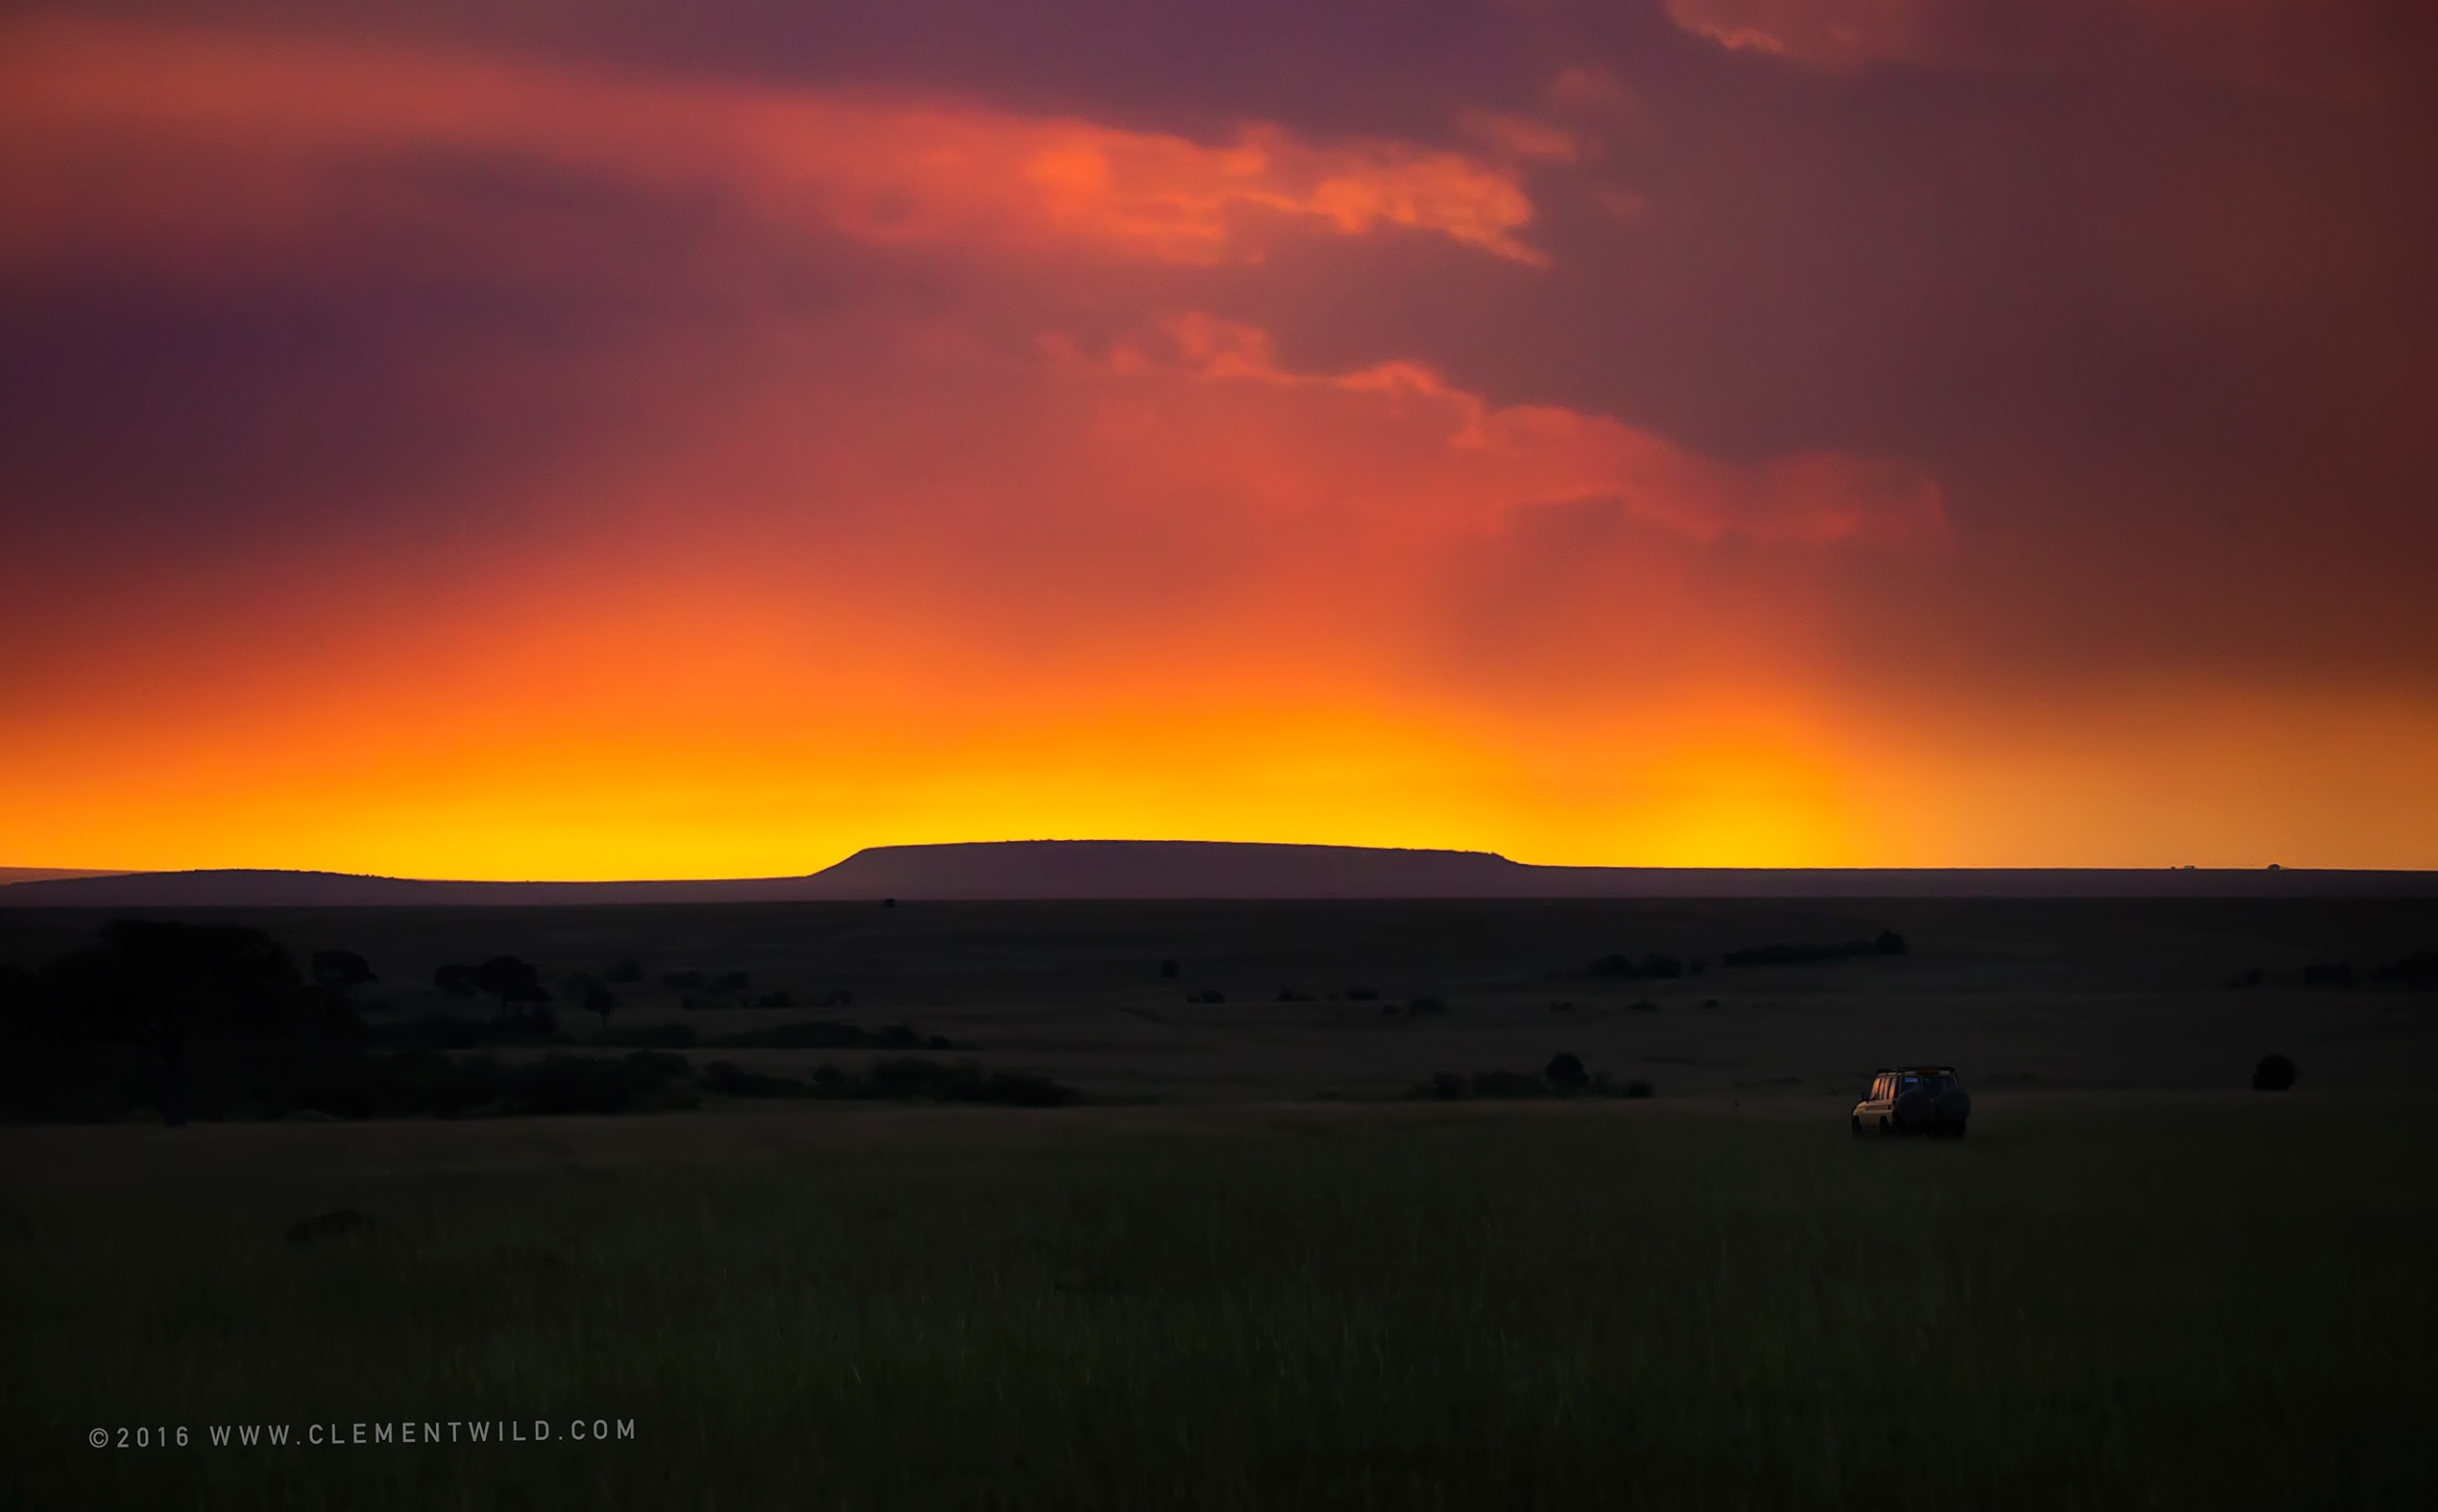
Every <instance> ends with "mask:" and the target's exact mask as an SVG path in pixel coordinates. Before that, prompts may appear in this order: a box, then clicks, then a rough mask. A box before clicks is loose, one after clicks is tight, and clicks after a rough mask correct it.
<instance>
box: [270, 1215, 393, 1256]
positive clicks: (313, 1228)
mask: <svg viewBox="0 0 2438 1512" xmlns="http://www.w3.org/2000/svg"><path fill="white" fill-rule="evenodd" d="M378 1228H379V1225H378V1224H376V1223H374V1221H373V1220H372V1218H371V1217H370V1216H368V1215H366V1214H364V1213H361V1212H356V1211H355V1210H354V1209H353V1208H339V1209H336V1210H334V1211H332V1212H317V1213H315V1214H314V1215H313V1216H311V1217H309V1218H299V1219H298V1220H297V1221H296V1222H294V1223H292V1224H289V1225H288V1242H289V1243H291V1244H293V1245H295V1246H296V1247H297V1248H299V1249H303V1248H304V1247H305V1246H306V1245H309V1244H320V1243H323V1242H325V1241H326V1240H329V1239H337V1238H346V1237H349V1236H358V1237H365V1238H370V1237H371V1236H373V1234H374V1231H375V1230H377V1229H378Z"/></svg>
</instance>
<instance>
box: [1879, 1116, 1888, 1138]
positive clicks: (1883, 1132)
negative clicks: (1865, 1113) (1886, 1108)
mask: <svg viewBox="0 0 2438 1512" xmlns="http://www.w3.org/2000/svg"><path fill="white" fill-rule="evenodd" d="M1879 1137H1880V1138H1881V1139H1883V1140H1884V1139H1886V1138H1887V1137H1888V1116H1887V1115H1886V1114H1884V1113H1883V1114H1881V1115H1880V1116H1879Z"/></svg>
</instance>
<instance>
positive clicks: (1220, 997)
mask: <svg viewBox="0 0 2438 1512" xmlns="http://www.w3.org/2000/svg"><path fill="white" fill-rule="evenodd" d="M1185 1000H1186V1001H1187V1002H1190V1003H1223V1002H1225V1001H1227V994H1225V993H1217V992H1213V993H1188V994H1186V995H1185Z"/></svg>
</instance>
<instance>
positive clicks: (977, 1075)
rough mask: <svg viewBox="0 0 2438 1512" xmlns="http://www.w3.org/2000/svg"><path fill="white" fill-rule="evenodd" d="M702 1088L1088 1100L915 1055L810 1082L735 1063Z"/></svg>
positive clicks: (820, 1072) (1011, 1074) (832, 1095)
mask: <svg viewBox="0 0 2438 1512" xmlns="http://www.w3.org/2000/svg"><path fill="white" fill-rule="evenodd" d="M702 1083H703V1086H704V1087H705V1088H706V1089H708V1090H710V1091H712V1092H718V1093H720V1094H722V1095H724V1096H730V1097H793V1098H808V1099H839V1100H850V1099H853V1100H865V1101H896V1102H966V1103H994V1104H998V1105H1000V1106H1002V1107H1011V1108H1061V1107H1066V1106H1068V1105H1070V1104H1073V1103H1078V1102H1081V1101H1083V1096H1082V1094H1081V1093H1080V1092H1076V1091H1075V1090H1074V1089H1073V1088H1071V1087H1068V1086H1065V1085H1063V1084H1062V1083H1059V1082H1054V1081H1051V1080H1050V1078H1049V1077H1047V1076H1035V1075H1031V1074H1029V1073H1026V1072H1022V1071H991V1072H988V1073H985V1072H984V1071H983V1070H982V1069H981V1068H979V1067H978V1066H972V1065H957V1066H944V1065H942V1064H940V1063H939V1062H937V1061H926V1060H918V1059H915V1058H913V1057H911V1056H906V1057H900V1058H897V1059H894V1060H886V1061H876V1062H874V1063H873V1064H872V1066H871V1067H870V1068H867V1069H866V1070H865V1071H864V1072H863V1073H862V1074H861V1075H857V1074H856V1073H854V1072H852V1071H844V1070H840V1069H839V1068H837V1067H834V1066H823V1067H820V1068H816V1069H815V1070H814V1071H813V1073H812V1075H811V1076H810V1077H809V1078H799V1077H793V1076H773V1075H770V1074H767V1073H765V1072H761V1071H751V1070H747V1069H745V1068H743V1067H740V1066H738V1065H736V1063H735V1062H734V1061H713V1062H712V1064H710V1065H709V1066H706V1067H704V1068H703V1074H702Z"/></svg>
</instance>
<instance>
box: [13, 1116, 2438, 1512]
mask: <svg viewBox="0 0 2438 1512" xmlns="http://www.w3.org/2000/svg"><path fill="white" fill-rule="evenodd" d="M2093 1106H2096V1105H2080V1106H2066V1105H2058V1106H2055V1107H2051V1108H2047V1109H2040V1108H2037V1107H2032V1108H2026V1109H2025V1110H2022V1111H2020V1112H2017V1113H2015V1114H2013V1115H2012V1116H2009V1115H2007V1114H2004V1113H1993V1114H1991V1115H1988V1116H1985V1117H1984V1120H1983V1126H1982V1127H1981V1128H1980V1129H1978V1130H1976V1133H1975V1138H1974V1141H1973V1142H1971V1143H1969V1144H1967V1145H1965V1146H1962V1147H1954V1146H1946V1145H1939V1146H1917V1145H1904V1144H1896V1145H1885V1146H1883V1145H1878V1144H1871V1143H1863V1144H1855V1143H1852V1142H1849V1141H1848V1140H1847V1136H1846V1134H1845V1132H1844V1130H1843V1127H1842V1124H1839V1123H1836V1122H1834V1121H1829V1122H1825V1123H1822V1124H1813V1123H1809V1122H1803V1121H1798V1120H1795V1119H1791V1118H1785V1117H1764V1118H1739V1117H1735V1116H1724V1115H1721V1116H1710V1115H1702V1114H1698V1113H1692V1112H1688V1111H1685V1110H1681V1109H1669V1108H1664V1107H1661V1108H1656V1109H1653V1108H1639V1109H1617V1108H1613V1107H1611V1108H1566V1109H1546V1110H1542V1109H1535V1110H1530V1111H1526V1112H1488V1113H1477V1112H1474V1111H1471V1110H1465V1111H1460V1112H1455V1111H1447V1112H1443V1111H1434V1110H1421V1109H1392V1110H1378V1111H1373V1112H1364V1113H1349V1114H1333V1115H1317V1114H1316V1115H1313V1116H1309V1117H1299V1116H1282V1115H1277V1114H1267V1115H1264V1114H1254V1113H1246V1114H1244V1115H1243V1116H1241V1123H1240V1126H1238V1127H1236V1128H1234V1129H1233V1130H1232V1131H1220V1132H1212V1130H1211V1129H1210V1128H1209V1127H1208V1126H1207V1125H1208V1117H1207V1116H1205V1117H1204V1119H1203V1123H1202V1124H1201V1125H1198V1126H1197V1127H1196V1128H1195V1129H1192V1130H1187V1129H1183V1128H1179V1129H1176V1130H1163V1128H1162V1127H1161V1125H1160V1122H1159V1119H1158V1118H1157V1117H1156V1116H1144V1115H1134V1116H1129V1117H1128V1118H1126V1119H1125V1120H1123V1121H1122V1122H1121V1121H1117V1120H1115V1118H1114V1116H1109V1115H1102V1114H1094V1113H1085V1114H1044V1115H1038V1116H1011V1115H1003V1114H1002V1115H953V1114H952V1115H940V1114H931V1115H921V1114H900V1115H867V1116H863V1117H864V1118H865V1119H866V1122H864V1123H861V1124H857V1125H855V1127H857V1128H860V1129H866V1130H868V1129H869V1128H871V1127H873V1125H872V1124H871V1122H870V1121H869V1120H871V1119H874V1118H887V1117H895V1118H898V1119H902V1120H906V1122H905V1126H904V1127H903V1128H901V1129H900V1130H899V1134H898V1136H897V1137H892V1138H887V1139H864V1138H856V1139H849V1138H845V1137H840V1138H836V1139H830V1138H827V1137H826V1136H824V1135H822V1134H821V1133H820V1132H819V1129H820V1127H821V1126H820V1125H818V1124H817V1122H816V1123H815V1125H814V1129H815V1132H814V1133H812V1134H811V1135H809V1136H808V1137H805V1138H802V1139H793V1140H759V1139H757V1138H753V1137H749V1136H751V1135H752V1133H753V1131H754V1130H755V1129H757V1128H761V1129H767V1128H776V1127H780V1125H779V1124H777V1123H775V1122H771V1121H769V1120H756V1119H741V1118H719V1117H699V1118H670V1119H665V1120H661V1125H660V1126H661V1127H664V1128H665V1129H666V1130H667V1131H668V1138H669V1139H670V1140H673V1141H678V1142H681V1143H682V1142H684V1141H688V1140H706V1141H713V1142H716V1141H721V1140H728V1141H732V1142H733V1144H734V1148H733V1149H725V1148H724V1147H723V1149H722V1150H721V1151H720V1152H718V1153H719V1154H720V1158H718V1159H712V1158H708V1157H706V1158H703V1159H696V1160H686V1161H678V1160H668V1161H661V1160H627V1161H624V1162H623V1163H621V1164H615V1165H613V1166H610V1167H608V1168H606V1169H605V1168H604V1167H603V1166H602V1165H601V1164H599V1163H598V1162H594V1163H592V1164H586V1162H585V1160H584V1158H583V1157H584V1143H583V1141H584V1140H585V1138H586V1134H585V1131H584V1129H583V1128H581V1127H573V1126H571V1128H570V1132H567V1133H566V1134H565V1135H564V1136H562V1139H563V1140H564V1143H565V1146H566V1148H567V1149H568V1150H569V1151H571V1152H572V1153H571V1155H570V1157H569V1158H568V1159H567V1160H563V1161H558V1162H554V1163H550V1164H538V1163H527V1164H523V1165H521V1166H520V1165H519V1164H518V1163H517V1162H515V1161H503V1162H502V1163H501V1164H500V1166H499V1167H498V1168H496V1169H495V1170H492V1171H490V1172H489V1173H487V1174H480V1175H469V1176H458V1177H452V1178H448V1179H442V1178H441V1177H439V1176H438V1175H436V1174H434V1173H432V1172H429V1171H421V1170H417V1169H414V1168H412V1167H411V1166H395V1165H394V1166H393V1167H392V1168H390V1169H388V1170H387V1171H386V1172H384V1173H380V1174H367V1175H365V1176H363V1177H362V1178H361V1179H360V1181H359V1182H358V1183H357V1185H356V1186H355V1187H354V1188H352V1190H353V1197H352V1200H353V1202H354V1203H355V1205H356V1206H359V1207H361V1208H363V1209H365V1210H366V1211H368V1212H372V1213H373V1214H374V1217H375V1218H376V1219H378V1220H379V1221H380V1223H381V1224H382V1225H383V1228H382V1230H381V1231H380V1232H379V1233H377V1234H376V1235H375V1236H373V1237H371V1238H369V1239H366V1238H341V1239H336V1240H332V1241H330V1242H327V1243H323V1244H317V1245H313V1246H310V1247H306V1248H302V1249H300V1248H296V1247H293V1246H290V1245H288V1244H286V1243H285V1242H283V1241H282V1239H281V1237H280V1236H281V1233H282V1231H283V1230H284V1228H285V1227H286V1225H287V1224H288V1223H289V1222H290V1221H292V1220H293V1219H294V1218H296V1217H299V1216H302V1213H303V1212H308V1211H311V1209H310V1207H309V1206H308V1205H307V1203H308V1198H307V1197H306V1196H305V1195H304V1194H302V1192H301V1191H291V1190H289V1189H287V1188H285V1187H284V1186H283V1183H282V1180H281V1178H280V1176H279V1174H278V1172H277V1171H276V1170H267V1169H264V1168H261V1167H260V1166H258V1165H249V1166H247V1167H245V1168H232V1169H230V1170H229V1171H227V1172H226V1173H225V1179H223V1180H217V1181H205V1182H201V1183H195V1182H181V1183H179V1184H176V1185H171V1184H168V1183H166V1182H164V1183H163V1184H160V1185H144V1184H137V1185H133V1186H131V1185H128V1184H126V1183H124V1182H119V1181H109V1182H102V1181H98V1180H97V1181H96V1182H94V1183H90V1184H85V1185H83V1186H78V1185H76V1184H74V1183H73V1182H63V1181H62V1180H61V1178H60V1176H59V1175H58V1174H57V1173H53V1174H52V1175H51V1176H49V1177H48V1178H46V1180H45V1181H44V1182H43V1183H41V1184H38V1188H37V1186H36V1184H34V1183H31V1182H28V1181H24V1180H19V1179H18V1178H19V1177H20V1176H22V1175H23V1173H22V1172H21V1171H18V1170H12V1171H11V1172H10V1177H11V1186H12V1192H13V1193H14V1201H15V1205H16V1207H17V1209H18V1211H19V1213H20V1217H21V1221H20V1222H19V1223H18V1224H17V1225H16V1233H15V1235H14V1236H13V1237H9V1238H6V1239H0V1286H5V1296H6V1304H5V1306H6V1309H7V1310H6V1319H7V1321H6V1326H5V1327H6V1332H5V1335H0V1349H4V1350H5V1356H6V1357H7V1358H8V1359H9V1360H10V1361H11V1362H12V1368H11V1369H10V1371H9V1372H8V1384H7V1387H6V1392H7V1395H6V1399H5V1400H6V1428H5V1434H6V1436H5V1439H0V1453H5V1454H6V1456H7V1462H8V1464H9V1466H10V1469H11V1473H10V1474H9V1475H8V1476H6V1477H0V1486H4V1487H5V1490H0V1497H5V1498H6V1499H7V1500H9V1501H10V1502H11V1503H12V1504H15V1505H22V1506H29V1507H37V1506H38V1507H66V1506H77V1505H123V1506H135V1505H170V1504H180V1505H188V1504H192V1505H205V1506H229V1507H319V1506H371V1507H399V1508H429V1507H450V1506H518V1507H535V1508H550V1507H588V1508H590V1507H636V1508H656V1509H657V1508H682V1507H781V1506H785V1507H799V1506H827V1507H850V1508H864V1507H870V1508H900V1507H903V1508H916V1507H920V1508H942V1507H951V1508H953V1507H1041V1508H1062V1509H1064V1508H1076V1509H1085V1508H1138V1507H1243V1508H1254V1507H1261V1508H1272V1507H1288V1508H1292V1507H1383V1508H1399V1509H1406V1508H1430V1507H1500V1506H1518V1505H1544V1506H1633V1505H1651V1506H1668V1507H1747V1506H1754V1507H1773V1506H1845V1505H1851V1506H1856V1507H1866V1506H1867V1507H1872V1508H1905V1507H1924V1508H1932V1507H1935V1508H1938V1509H1940V1512H1949V1509H1953V1508H1956V1507H2040V1508H2056V1507H2066V1506H2116V1505H2135V1504H2139V1505H2170V1506H2190V1507H2224V1506H2278V1507H2289V1506H2302V1505H2310V1506H2331V1505H2399V1506H2401V1505H2411V1504H2433V1502H2438V1471H2434V1470H2433V1468H2432V1466H2431V1465H2430V1464H2429V1462H2428V1460H2427V1458H2426V1453H2425V1452H2424V1446H2425V1445H2426V1435H2427V1428H2426V1425H2427V1423H2428V1422H2429V1421H2430V1417H2431V1409H2432V1408H2433V1406H2438V1383H2433V1381H2432V1379H2431V1376H2430V1373H2429V1370H2428V1361H2429V1359H2430V1358H2431V1354H2432V1349H2431V1346H2432V1345H2433V1344H2438V1305H2434V1304H2433V1299H2432V1295H2431V1281H2432V1278H2433V1276H2434V1275H2438V1270H2434V1269H2433V1261H2438V1194H2433V1192H2432V1189H2431V1187H2430V1185H2429V1184H2428V1183H2427V1182H2426V1180H2424V1179H2422V1173H2423V1172H2426V1169H2428V1158H2429V1156H2430V1155H2431V1153H2432V1152H2433V1146H2438V1140H2433V1139H2432V1138H2431V1137H2430V1136H2429V1135H2427V1134H2425V1133H2423V1132H2421V1130H2422V1124H2423V1122H2424V1119H2423V1117H2422V1116H2421V1115H2420V1114H2419V1113H2418V1112H2414V1111H2410V1110H2396V1111H2394V1112H2391V1113H2379V1112H2375V1111H2374V1112H2359V1111H2347V1110H2341V1109H2336V1108H2330V1107H2311V1106H2308V1105H2295V1104H2287V1105H2278V1106H2270V1105H2267V1104H2265V1103H2244V1104H2233V1105H2227V1104H2210V1105H2190V1106H2185V1107H2182V1108H2176V1109H2165V1110H2160V1109H2149V1110H2144V1109H2140V1108H2136V1107H2133V1106H2130V1105H2129V1106H2127V1107H2123V1108H2118V1109H2114V1110H2110V1111H2102V1112H2096V1113H2095V1112H2093V1111H2092V1107H2093ZM824 1116H825V1115H823V1114H820V1113H814V1114H809V1115H792V1116H790V1117H792V1118H795V1119H797V1120H819V1119H821V1118H822V1117H824ZM835 1126H836V1127H839V1128H845V1127H847V1125H845V1124H843V1123H837V1124H836V1125H835ZM909 1131H910V1132H909ZM168 1132H169V1131H163V1133H164V1135H165V1136H166V1135H167V1134H168ZM279 1132H280V1134H281V1135H282V1137H285V1136H286V1135H287V1134H288V1131H279ZM330 1137H331V1136H330V1135H328V1134H327V1133H326V1132H325V1131H323V1130H319V1129H311V1128H307V1129H300V1130H296V1131H294V1138H295V1139H296V1140H300V1141H304V1140H314V1139H317V1138H319V1139H326V1138H330ZM467 1137H469V1138H475V1137H479V1136H478V1135H477V1134H469V1135H468V1136H467ZM501 1137H502V1138H503V1139H505V1138H506V1137H507V1136H506V1135H504V1134H503V1135H502V1136H501ZM63 1147H64V1146H61V1145H60V1143H59V1142H58V1141H57V1140H52V1141H51V1142H50V1143H47V1144H46V1145H45V1146H44V1148H45V1149H46V1150H48V1151H51V1152H52V1153H53V1155H54V1156H55V1157H56V1155H57V1152H58V1151H59V1150H60V1149H61V1148H63ZM311 1200H313V1201H318V1200H319V1199H318V1197H317V1198H314V1199H311ZM579 1416H581V1417H583V1418H586V1419H591V1418H594V1417H605V1418H618V1417H623V1418H631V1419H633V1420H635V1422H636V1425H637V1437H636V1438H635V1439H634V1440H633V1441H631V1442H623V1443H618V1442H614V1443H612V1444H610V1445H608V1446H595V1445H591V1444H572V1443H567V1442H565V1441H564V1440H562V1441H555V1442H552V1443H548V1444H539V1445H536V1444H527V1445H521V1446H516V1445H511V1446H506V1447H501V1446H496V1445H493V1446H486V1447H482V1448H473V1447H468V1446H464V1445H460V1446H459V1447H456V1448H451V1447H449V1446H447V1445H446V1444H442V1445H437V1446H428V1447H427V1446H416V1447H411V1448H409V1447H398V1446H390V1447H384V1448H377V1449H376V1448H372V1447H366V1448H354V1447H348V1448H342V1449H327V1448H323V1449H312V1448H291V1449H286V1450H278V1451H274V1450H267V1449H256V1450H253V1451H245V1450H238V1449H223V1450H215V1449H208V1448H205V1447H202V1446H200V1445H198V1446H195V1447H190V1448H188V1449H185V1450H176V1449H172V1450H157V1449H156V1450H150V1451H135V1450H128V1451H118V1450H109V1451H96V1450H92V1449H89V1448H87V1447H86V1446H85V1435H86V1433H87V1431H88V1430H89V1429H90V1428H95V1427H106V1426H115V1425H120V1424H126V1425H131V1426H132V1425H136V1424H166V1425H173V1426H175V1425H181V1424H182V1425H185V1426H186V1427H187V1428H189V1429H190V1431H194V1432H196V1433H197V1434H198V1436H200V1433H201V1429H202V1428H204V1426H205V1425H209V1424H215V1423H246V1422H284V1423H292V1424H295V1425H297V1426H298V1428H299V1430H300V1431H302V1426H303V1425H305V1424H307V1423H309V1422H315V1421H319V1422H325V1423H329V1422H336V1423H340V1424H352V1423H354V1422H356V1421H366V1422H373V1421H378V1420H384V1419H386V1420H390V1421H396V1420H398V1419H402V1418H405V1419H418V1420H423V1419H435V1418H440V1419H446V1418H456V1419H472V1418H493V1419H497V1418H517V1419H523V1420H531V1419H535V1418H543V1419H548V1420H551V1421H553V1422H554V1423H556V1424H560V1425H564V1424H565V1422H566V1421H567V1420H568V1419H570V1418H575V1417H579Z"/></svg>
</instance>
